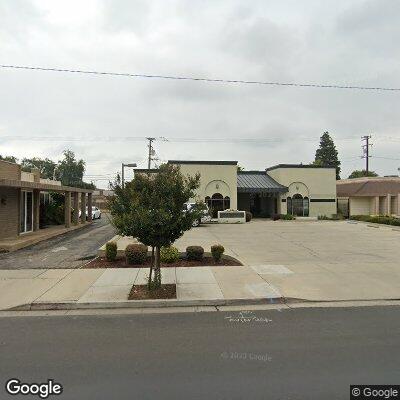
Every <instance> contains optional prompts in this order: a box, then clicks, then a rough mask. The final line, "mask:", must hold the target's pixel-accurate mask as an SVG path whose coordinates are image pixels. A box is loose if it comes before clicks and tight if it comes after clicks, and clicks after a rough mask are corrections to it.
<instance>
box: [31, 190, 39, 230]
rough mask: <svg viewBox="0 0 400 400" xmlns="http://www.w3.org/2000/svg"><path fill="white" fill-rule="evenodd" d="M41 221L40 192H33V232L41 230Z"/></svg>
mask: <svg viewBox="0 0 400 400" xmlns="http://www.w3.org/2000/svg"><path fill="white" fill-rule="evenodd" d="M39 221H40V190H38V189H34V191H33V230H34V231H38V230H39Z"/></svg>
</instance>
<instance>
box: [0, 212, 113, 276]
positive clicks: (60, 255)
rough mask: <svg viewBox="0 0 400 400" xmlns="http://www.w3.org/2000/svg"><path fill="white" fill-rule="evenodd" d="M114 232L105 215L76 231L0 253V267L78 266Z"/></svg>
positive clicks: (93, 254) (94, 252) (45, 267)
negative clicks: (10, 251)
mask: <svg viewBox="0 0 400 400" xmlns="http://www.w3.org/2000/svg"><path fill="white" fill-rule="evenodd" d="M114 235H115V232H114V228H113V227H112V226H111V225H110V223H109V220H108V218H107V215H103V216H102V218H101V219H100V220H96V221H94V222H93V224H92V225H90V226H88V227H87V228H84V229H82V230H79V231H76V232H70V233H67V234H66V235H63V236H59V237H57V238H54V239H51V240H47V241H45V242H42V243H38V244H37V245H34V246H31V247H27V248H25V249H21V250H18V251H16V252H12V253H6V254H0V270H2V269H3V270H4V269H36V268H39V269H47V268H78V267H79V266H81V265H82V264H84V263H85V262H87V259H88V258H89V257H92V258H93V257H94V256H95V255H96V253H97V249H98V248H99V247H100V246H101V245H103V244H104V243H105V242H107V241H108V240H110V239H111V238H112V237H113V236H114Z"/></svg>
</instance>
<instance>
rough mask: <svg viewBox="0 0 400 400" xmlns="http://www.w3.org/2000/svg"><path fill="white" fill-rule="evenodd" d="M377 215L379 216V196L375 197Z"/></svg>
mask: <svg viewBox="0 0 400 400" xmlns="http://www.w3.org/2000/svg"><path fill="white" fill-rule="evenodd" d="M374 214H375V215H379V196H375V213H374Z"/></svg>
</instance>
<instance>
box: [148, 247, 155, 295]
mask: <svg viewBox="0 0 400 400" xmlns="http://www.w3.org/2000/svg"><path fill="white" fill-rule="evenodd" d="M153 267H154V246H151V261H150V274H149V279H148V281H147V289H148V290H150V289H151V280H152V275H153Z"/></svg>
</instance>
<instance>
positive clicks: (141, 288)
mask: <svg viewBox="0 0 400 400" xmlns="http://www.w3.org/2000/svg"><path fill="white" fill-rule="evenodd" d="M149 299H176V285H175V284H173V285H161V287H160V288H159V289H155V290H151V291H149V290H148V289H147V285H133V286H132V289H131V292H130V293H129V296H128V300H149Z"/></svg>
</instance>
